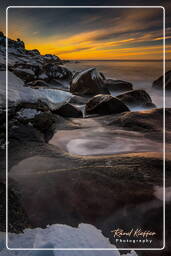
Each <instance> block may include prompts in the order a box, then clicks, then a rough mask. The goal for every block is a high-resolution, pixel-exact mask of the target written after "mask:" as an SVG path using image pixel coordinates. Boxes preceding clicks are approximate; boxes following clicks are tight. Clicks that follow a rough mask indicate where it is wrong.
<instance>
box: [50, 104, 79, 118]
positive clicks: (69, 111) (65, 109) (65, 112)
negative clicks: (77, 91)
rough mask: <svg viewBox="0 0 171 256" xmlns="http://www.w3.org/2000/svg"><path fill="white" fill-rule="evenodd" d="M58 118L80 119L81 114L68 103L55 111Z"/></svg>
mask: <svg viewBox="0 0 171 256" xmlns="http://www.w3.org/2000/svg"><path fill="white" fill-rule="evenodd" d="M55 113H57V114H58V115H60V116H63V117H82V116H83V114H82V112H81V110H80V109H79V108H77V107H75V106H73V105H72V104H70V103H67V104H65V105H63V106H62V107H61V108H59V109H58V110H57V111H55Z"/></svg>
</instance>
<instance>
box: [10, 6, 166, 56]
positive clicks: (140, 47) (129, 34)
mask: <svg viewBox="0 0 171 256" xmlns="http://www.w3.org/2000/svg"><path fill="white" fill-rule="evenodd" d="M8 17H9V27H8V28H9V35H8V36H9V38H12V39H16V38H20V39H21V40H23V41H24V42H25V45H26V48H27V49H38V50H40V52H41V53H42V54H47V53H50V54H55V55H58V56H59V57H60V58H61V59H73V60H81V59H88V60H93V59H95V60H137V59H138V60H139V59H143V60H146V59H162V49H163V48H162V47H163V46H162V43H163V9H162V8H138V9H135V8H129V9H128V8H122V9H121V8H113V9H112V8H79V9H76V8H67V9H64V8H62V9H59V8H46V9H43V8H9V9H8ZM166 43H167V44H166V53H167V58H169V59H171V27H170V24H169V22H167V26H166Z"/></svg>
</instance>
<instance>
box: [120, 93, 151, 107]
mask: <svg viewBox="0 0 171 256" xmlns="http://www.w3.org/2000/svg"><path fill="white" fill-rule="evenodd" d="M117 98H118V99H120V100H121V101H122V102H124V103H125V104H126V105H127V106H129V107H144V106H145V105H146V106H147V108H149V107H150V106H151V108H153V107H154V106H155V105H154V104H152V99H151V97H150V95H149V94H148V93H147V92H146V91H144V90H132V91H129V92H125V93H122V94H120V95H118V96H117Z"/></svg>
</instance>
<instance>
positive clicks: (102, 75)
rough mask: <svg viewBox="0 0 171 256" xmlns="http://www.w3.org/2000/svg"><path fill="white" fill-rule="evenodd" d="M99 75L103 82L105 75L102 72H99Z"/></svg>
mask: <svg viewBox="0 0 171 256" xmlns="http://www.w3.org/2000/svg"><path fill="white" fill-rule="evenodd" d="M99 73H100V75H101V77H102V78H103V80H106V77H105V75H104V74H103V73H102V72H99Z"/></svg>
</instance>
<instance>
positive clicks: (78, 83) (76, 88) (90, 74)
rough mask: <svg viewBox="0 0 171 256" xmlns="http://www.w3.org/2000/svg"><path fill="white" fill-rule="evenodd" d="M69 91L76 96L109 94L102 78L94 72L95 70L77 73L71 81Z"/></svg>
mask: <svg viewBox="0 0 171 256" xmlns="http://www.w3.org/2000/svg"><path fill="white" fill-rule="evenodd" d="M70 91H71V92H72V93H73V94H76V95H97V94H99V93H105V94H108V93H109V91H108V90H107V89H106V87H105V84H104V77H103V76H102V75H101V74H100V73H99V72H98V71H97V70H96V68H90V69H86V70H83V71H81V72H77V73H76V74H75V75H74V76H73V79H72V81H71V85H70Z"/></svg>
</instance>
